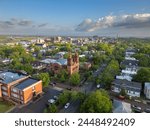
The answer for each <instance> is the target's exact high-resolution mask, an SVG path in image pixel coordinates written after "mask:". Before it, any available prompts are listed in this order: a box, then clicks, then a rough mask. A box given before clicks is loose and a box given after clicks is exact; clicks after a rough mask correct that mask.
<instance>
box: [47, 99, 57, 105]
mask: <svg viewBox="0 0 150 130" xmlns="http://www.w3.org/2000/svg"><path fill="white" fill-rule="evenodd" d="M55 102H56V100H55V99H49V100H48V103H50V104H54V103H55Z"/></svg>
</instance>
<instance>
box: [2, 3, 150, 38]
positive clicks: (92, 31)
mask: <svg viewBox="0 0 150 130" xmlns="http://www.w3.org/2000/svg"><path fill="white" fill-rule="evenodd" d="M0 34H9V35H13V34H15V35H49V36H51V35H64V36H65V35H66V36H92V35H98V36H112V37H114V36H117V35H119V36H121V37H150V0H0Z"/></svg>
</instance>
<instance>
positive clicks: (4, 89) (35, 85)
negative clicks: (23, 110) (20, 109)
mask: <svg viewBox="0 0 150 130" xmlns="http://www.w3.org/2000/svg"><path fill="white" fill-rule="evenodd" d="M41 93H42V81H41V80H36V79H33V78H31V77H30V76H29V75H24V74H21V73H17V72H12V71H6V72H1V73H0V97H1V98H3V99H6V100H7V99H9V100H13V101H16V102H17V103H21V104H25V103H27V102H29V101H30V100H32V98H33V97H35V96H37V95H39V94H41Z"/></svg>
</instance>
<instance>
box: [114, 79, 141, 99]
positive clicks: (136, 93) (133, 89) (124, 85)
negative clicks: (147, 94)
mask: <svg viewBox="0 0 150 130" xmlns="http://www.w3.org/2000/svg"><path fill="white" fill-rule="evenodd" d="M122 89H124V90H125V91H126V93H127V95H129V96H131V97H140V94H141V90H142V85H141V83H138V82H130V81H127V80H122V79H115V80H114V81H113V82H112V91H113V92H116V93H120V92H121V90H122Z"/></svg>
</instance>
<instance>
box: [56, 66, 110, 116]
mask: <svg viewBox="0 0 150 130" xmlns="http://www.w3.org/2000/svg"><path fill="white" fill-rule="evenodd" d="M106 66H107V64H103V65H102V66H101V67H99V69H97V71H95V72H94V73H93V76H94V77H97V76H98V75H100V74H101V73H102V72H103V70H104V69H105V67H106ZM95 90H97V88H96V84H95V83H94V82H85V83H84V84H83V86H82V87H81V89H80V91H81V92H83V93H85V94H89V93H91V92H92V91H95ZM79 106H80V101H79V100H76V101H74V102H71V103H70V106H69V107H68V108H67V109H65V108H63V109H61V110H60V111H59V112H60V113H76V112H78V109H79Z"/></svg>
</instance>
